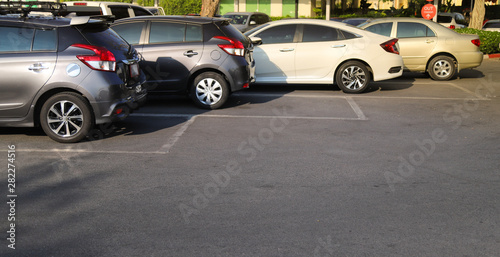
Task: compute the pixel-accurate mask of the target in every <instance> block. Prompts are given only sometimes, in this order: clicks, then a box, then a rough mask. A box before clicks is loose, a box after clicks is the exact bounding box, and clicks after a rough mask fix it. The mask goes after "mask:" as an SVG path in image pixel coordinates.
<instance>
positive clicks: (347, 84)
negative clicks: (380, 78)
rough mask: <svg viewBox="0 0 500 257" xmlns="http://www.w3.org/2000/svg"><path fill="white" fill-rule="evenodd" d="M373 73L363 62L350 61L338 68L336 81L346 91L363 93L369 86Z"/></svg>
mask: <svg viewBox="0 0 500 257" xmlns="http://www.w3.org/2000/svg"><path fill="white" fill-rule="evenodd" d="M370 80H371V74H370V71H368V68H366V65H364V64H363V63H361V62H358V61H348V62H346V63H344V64H342V66H340V68H339V69H338V70H337V74H336V75H335V81H336V83H337V86H338V87H339V88H340V89H341V90H342V91H344V93H362V92H363V91H365V90H366V88H368V83H370Z"/></svg>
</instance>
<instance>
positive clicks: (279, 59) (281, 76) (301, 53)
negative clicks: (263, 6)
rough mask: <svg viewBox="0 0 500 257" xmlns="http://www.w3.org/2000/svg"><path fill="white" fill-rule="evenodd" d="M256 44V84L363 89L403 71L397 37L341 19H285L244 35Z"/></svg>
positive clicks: (350, 90) (358, 91)
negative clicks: (318, 85)
mask: <svg viewBox="0 0 500 257" xmlns="http://www.w3.org/2000/svg"><path fill="white" fill-rule="evenodd" d="M245 35H247V36H249V37H250V38H251V39H252V42H254V44H255V45H256V47H255V49H254V53H253V56H254V59H255V62H256V70H255V75H256V81H255V83H259V84H262V83H265V84H269V83H277V84H283V83H285V84H309V83H310V84H333V83H334V82H335V83H337V85H338V86H339V87H340V89H342V91H344V92H345V93H361V92H363V91H364V90H365V89H366V88H367V87H368V83H369V82H370V81H372V80H373V81H379V80H386V79H392V78H396V77H399V76H401V75H402V73H403V59H402V58H401V56H400V55H399V52H398V45H397V41H398V40H397V39H394V38H390V37H386V36H381V35H377V34H374V33H371V32H369V31H365V30H361V29H358V28H355V27H352V26H350V25H346V24H344V23H340V22H332V21H325V20H314V19H289V20H280V21H273V22H269V23H266V24H264V25H262V26H260V27H257V28H255V29H253V30H251V31H248V32H246V33H245Z"/></svg>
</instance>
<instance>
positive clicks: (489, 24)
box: [483, 22, 500, 29]
mask: <svg viewBox="0 0 500 257" xmlns="http://www.w3.org/2000/svg"><path fill="white" fill-rule="evenodd" d="M486 28H500V22H486V23H485V24H484V27H483V29H486Z"/></svg>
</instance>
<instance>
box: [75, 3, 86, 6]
mask: <svg viewBox="0 0 500 257" xmlns="http://www.w3.org/2000/svg"><path fill="white" fill-rule="evenodd" d="M74 5H81V6H86V5H87V3H74Z"/></svg>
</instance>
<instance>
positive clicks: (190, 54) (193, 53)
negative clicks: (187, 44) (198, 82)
mask: <svg viewBox="0 0 500 257" xmlns="http://www.w3.org/2000/svg"><path fill="white" fill-rule="evenodd" d="M193 55H198V53H197V52H193V51H192V50H189V51H187V52H184V56H187V57H191V56H193Z"/></svg>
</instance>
